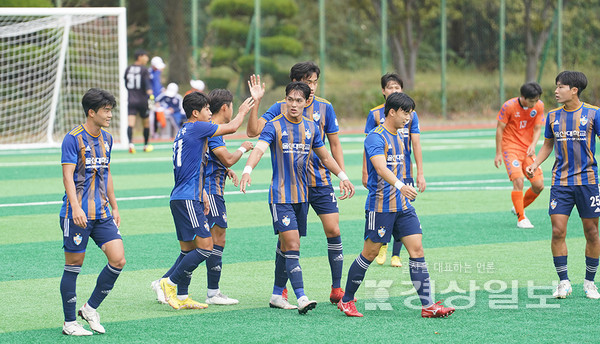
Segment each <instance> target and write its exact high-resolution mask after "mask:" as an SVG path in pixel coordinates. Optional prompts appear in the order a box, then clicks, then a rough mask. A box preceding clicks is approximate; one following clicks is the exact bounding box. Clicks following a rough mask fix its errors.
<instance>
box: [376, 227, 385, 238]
mask: <svg viewBox="0 0 600 344" xmlns="http://www.w3.org/2000/svg"><path fill="white" fill-rule="evenodd" d="M377 235H379V237H380V238H383V236H384V235H385V226H380V227H379V229H378V230H377Z"/></svg>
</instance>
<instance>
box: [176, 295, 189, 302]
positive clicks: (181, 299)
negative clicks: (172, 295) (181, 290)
mask: <svg viewBox="0 0 600 344" xmlns="http://www.w3.org/2000/svg"><path fill="white" fill-rule="evenodd" d="M177 298H178V299H179V301H185V299H187V298H188V295H187V294H186V295H177Z"/></svg>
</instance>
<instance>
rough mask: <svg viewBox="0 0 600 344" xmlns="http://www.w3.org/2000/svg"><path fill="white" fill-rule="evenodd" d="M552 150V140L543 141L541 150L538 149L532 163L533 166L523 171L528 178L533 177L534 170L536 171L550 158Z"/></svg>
mask: <svg viewBox="0 0 600 344" xmlns="http://www.w3.org/2000/svg"><path fill="white" fill-rule="evenodd" d="M552 149H554V139H545V140H544V144H543V145H542V148H540V151H539V153H538V154H537V157H536V158H535V160H534V161H533V164H531V165H529V166H527V167H526V168H525V171H526V172H527V175H528V176H529V177H530V178H531V177H533V174H534V173H535V170H537V169H538V167H540V165H541V164H542V163H543V162H544V161H545V160H546V159H547V158H548V157H549V156H550V153H552Z"/></svg>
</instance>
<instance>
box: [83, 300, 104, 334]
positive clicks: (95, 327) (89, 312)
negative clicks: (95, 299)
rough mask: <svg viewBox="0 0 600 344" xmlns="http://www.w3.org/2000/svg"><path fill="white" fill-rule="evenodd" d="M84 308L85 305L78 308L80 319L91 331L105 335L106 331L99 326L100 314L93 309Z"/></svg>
mask: <svg viewBox="0 0 600 344" xmlns="http://www.w3.org/2000/svg"><path fill="white" fill-rule="evenodd" d="M86 306H87V303H86V304H85V305H83V307H81V308H79V312H78V314H79V316H80V317H81V319H83V320H85V321H87V323H88V324H89V325H90V328H91V329H92V331H95V332H97V333H100V334H102V333H105V332H106V330H105V329H104V326H102V325H100V314H98V312H97V311H96V310H95V309H92V308H89V307H86Z"/></svg>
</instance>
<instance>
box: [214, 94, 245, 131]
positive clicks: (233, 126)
mask: <svg viewBox="0 0 600 344" xmlns="http://www.w3.org/2000/svg"><path fill="white" fill-rule="evenodd" d="M253 106H254V99H252V98H251V97H248V98H246V100H244V102H243V103H242V105H240V107H239V109H238V114H237V116H235V118H234V119H232V120H231V121H230V122H229V123H227V124H219V128H218V129H217V131H216V132H215V134H214V135H213V136H222V135H227V134H233V133H235V132H236V131H237V130H238V128H239V127H240V126H241V125H242V123H243V122H244V118H245V117H246V114H248V111H250V109H252V107H253Z"/></svg>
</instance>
